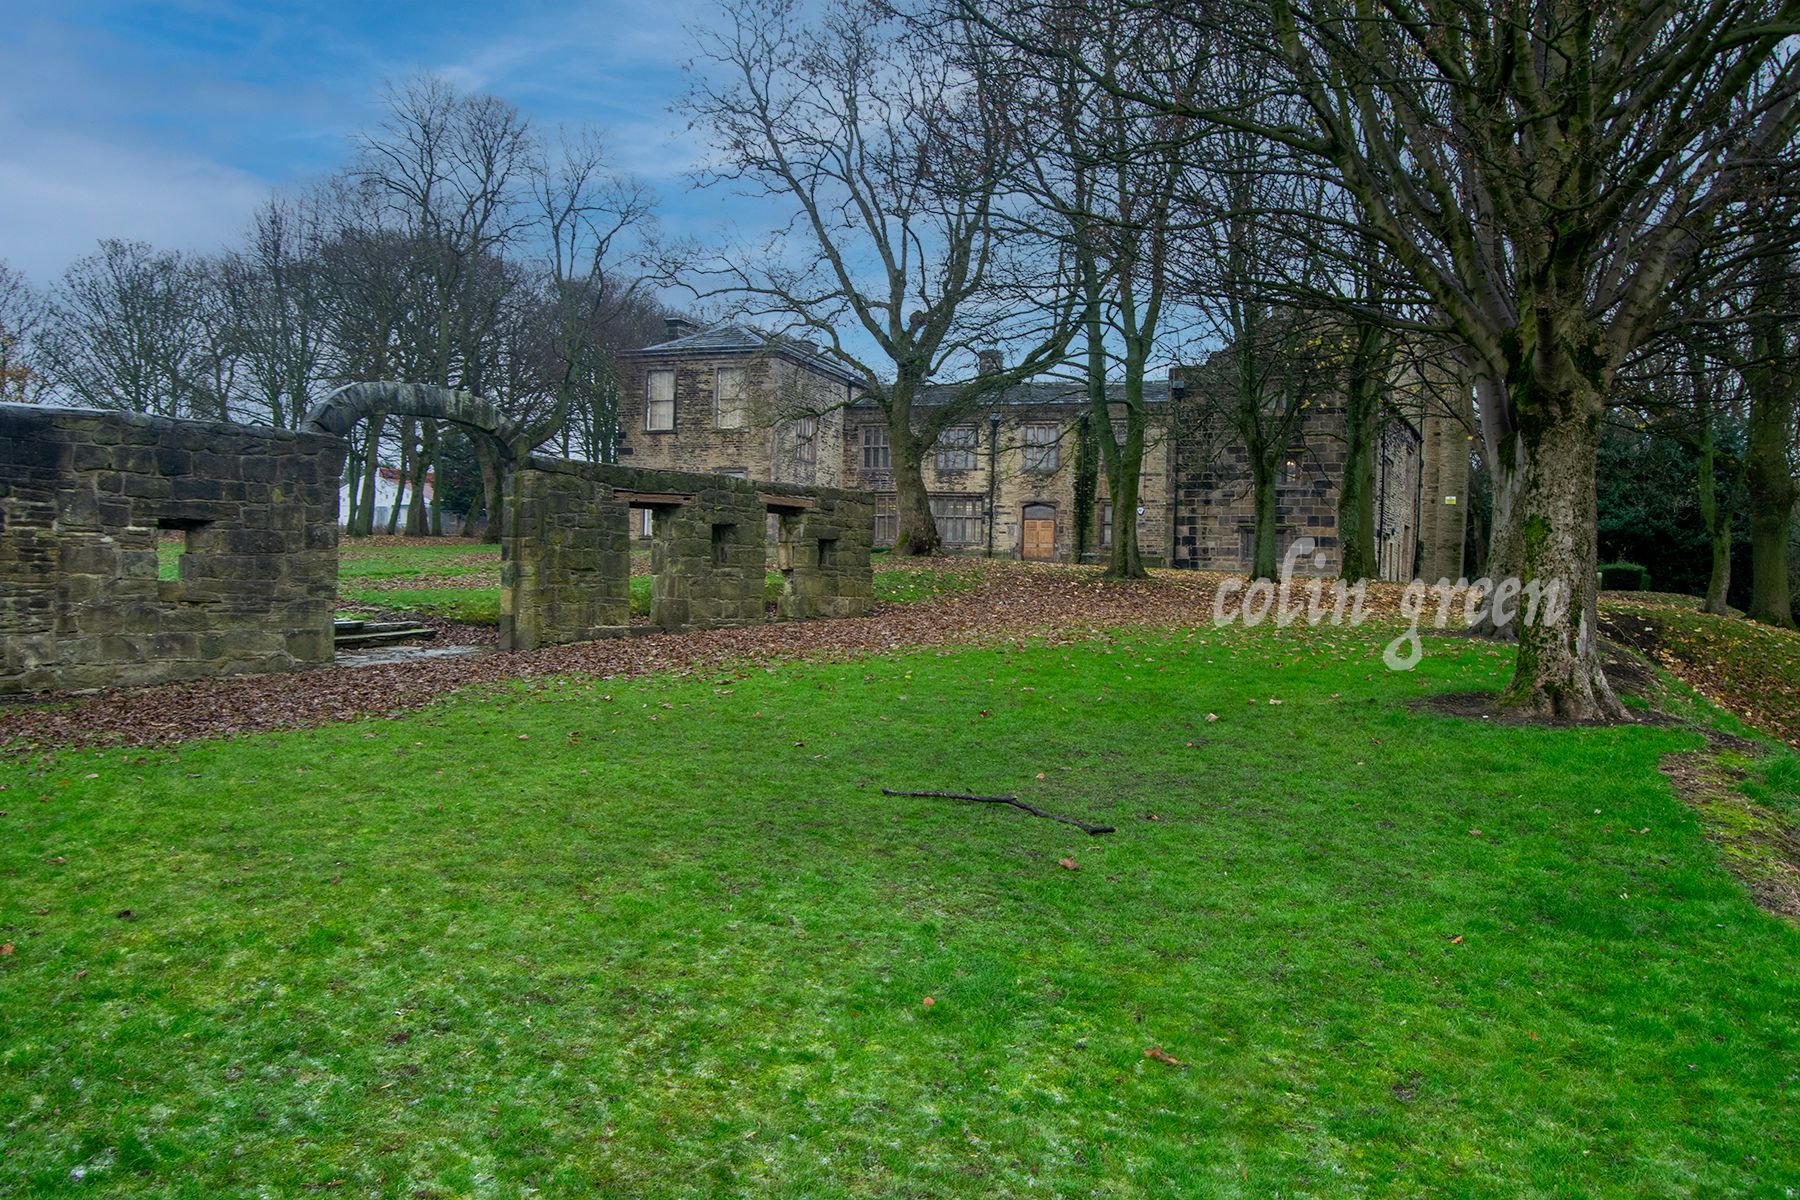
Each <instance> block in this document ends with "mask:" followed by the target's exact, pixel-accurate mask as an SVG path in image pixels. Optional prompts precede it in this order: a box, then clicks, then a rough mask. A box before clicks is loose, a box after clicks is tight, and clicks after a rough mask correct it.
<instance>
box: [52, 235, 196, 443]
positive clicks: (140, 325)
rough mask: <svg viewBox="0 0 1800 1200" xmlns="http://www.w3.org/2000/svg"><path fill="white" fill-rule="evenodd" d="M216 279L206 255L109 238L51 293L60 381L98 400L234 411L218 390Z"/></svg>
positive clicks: (135, 408) (147, 407)
mask: <svg viewBox="0 0 1800 1200" xmlns="http://www.w3.org/2000/svg"><path fill="white" fill-rule="evenodd" d="M209 286H210V280H209V279H208V276H207V272H206V269H205V264H204V263H203V262H201V261H199V260H195V259H191V258H188V257H186V256H184V255H181V254H179V253H176V252H174V251H158V250H154V249H152V248H151V247H150V246H149V245H147V244H145V243H143V242H130V241H120V240H116V239H109V240H106V241H103V242H101V243H100V249H99V251H98V252H96V253H94V254H91V255H88V256H87V257H85V258H82V259H79V260H77V261H76V262H75V263H74V264H73V265H71V266H70V267H69V269H68V271H67V272H65V273H64V275H63V277H62V280H61V282H60V283H59V284H58V285H57V286H56V288H55V289H54V290H53V292H52V294H51V302H50V309H49V313H48V317H47V320H46V323H45V333H44V350H45V357H46V359H47V361H48V363H49V364H50V369H51V371H52V373H53V374H54V377H55V379H56V382H57V385H58V387H59V389H60V390H61V391H63V392H65V393H67V394H68V395H69V397H70V398H71V399H73V400H75V401H76V402H78V403H80V404H84V405H87V406H90V407H93V408H110V409H122V410H124V411H126V412H140V413H153V414H156V415H159V416H169V417H199V418H222V417H225V416H226V415H228V413H227V410H226V408H225V403H224V399H223V398H222V397H221V396H220V395H218V394H217V392H216V391H215V390H214V388H215V386H216V376H215V374H214V367H215V365H216V362H215V357H216V356H215V354H214V350H215V345H214V339H213V333H212V331H211V330H209V328H208V325H207V322H206V320H205V314H204V312H203V305H204V304H205V303H206V300H207V289H208V288H209Z"/></svg>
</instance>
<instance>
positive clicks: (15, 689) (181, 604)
mask: <svg viewBox="0 0 1800 1200" xmlns="http://www.w3.org/2000/svg"><path fill="white" fill-rule="evenodd" d="M377 410H385V411H399V412H406V413H411V414H413V415H425V416H430V417H434V418H436V419H440V420H448V421H456V422H458V423H461V424H465V425H468V426H469V427H471V428H473V429H476V430H479V431H480V432H482V433H483V434H485V435H487V436H489V437H491V438H493V439H494V442H495V444H496V445H497V446H498V447H499V448H500V450H501V452H502V454H503V456H504V458H505V461H506V462H507V479H506V487H507V489H508V504H507V526H506V531H505V536H504V537H503V539H502V543H503V544H502V546H501V557H502V565H501V620H500V640H501V644H502V646H504V647H506V648H508V649H529V648H531V647H533V646H540V645H551V644H556V643H561V642H575V641H586V640H589V639H592V638H599V637H608V636H617V635H620V634H623V633H627V632H629V631H630V629H631V614H630V604H631V601H630V576H631V542H630V534H629V532H628V530H629V521H630V516H631V514H632V512H633V511H634V510H649V511H652V512H654V513H655V514H656V517H655V531H656V536H655V539H654V546H653V552H652V556H653V568H654V573H655V580H654V602H653V606H652V614H651V616H652V621H653V622H654V623H655V624H656V625H658V626H660V627H662V628H664V629H686V628H711V627H716V626H722V625H741V624H748V623H751V622H758V621H763V620H765V619H767V612H766V609H767V603H768V601H767V586H766V571H767V568H766V562H767V535H766V532H765V530H766V529H767V527H768V525H769V523H770V522H771V521H773V522H775V523H776V524H777V525H778V526H779V529H780V536H781V541H780V556H781V564H782V565H781V569H782V572H783V574H784V576H785V577H786V578H785V581H784V584H783V589H782V596H781V599H780V602H779V605H778V615H780V616H782V617H785V618H796V617H816V616H850V615H855V614H859V613H865V612H867V611H868V610H869V608H870V606H871V604H872V603H873V595H874V593H873V587H872V584H871V577H870V567H869V544H870V538H871V535H872V527H873V521H874V516H873V513H874V507H873V504H872V502H871V500H870V498H869V497H868V496H866V495H861V494H857V493H851V492H840V491H837V490H834V489H830V488H813V487H803V486H798V485H794V484H772V483H762V482H751V481H749V480H741V479H732V478H727V477H725V476H721V475H694V474H686V473H683V472H678V471H654V470H635V469H632V468H630V467H616V466H602V465H598V464H594V463H582V462H570V461H566V460H561V459H550V458H538V457H527V458H524V459H520V458H519V456H518V453H517V446H518V439H519V436H520V435H516V434H514V433H513V432H512V431H511V430H510V428H509V427H508V426H506V425H505V424H504V423H503V422H502V421H500V419H499V418H498V416H497V415H496V414H495V413H494V412H493V410H491V409H490V408H488V406H486V405H484V404H482V403H481V402H480V401H479V400H477V399H475V398H474V397H471V396H467V395H465V394H463V393H458V392H451V391H448V390H447V389H442V388H429V387H415V386H412V385H404V384H367V385H353V386H352V387H350V388H346V389H343V390H341V391H340V392H338V393H337V394H336V395H334V397H333V398H332V399H331V400H329V401H327V402H326V403H325V404H322V405H320V406H319V407H318V408H316V409H315V410H314V411H313V412H311V413H309V414H308V415H307V418H306V427H307V432H301V433H288V432H284V431H280V430H272V429H263V428H254V427H250V426H244V425H230V424H216V423H207V422H199V421H181V420H171V419H168V418H163V417H147V416H135V415H131V414H122V413H109V412H91V411H85V410H75V409H58V408H40V407H33V406H27V405H0V696H9V695H11V696H16V695H24V694H38V693H46V692H62V691H79V690H87V689H94V688H102V687H130V686H137V685H142V684H152V683H166V682H169V681H172V680H178V679H193V678H200V677H204V676H212V675H233V674H244V673H250V672H261V671H285V670H294V669H297V668H301V667H308V666H316V665H320V664H324V663H329V662H330V661H331V658H332V648H333V647H332V640H333V628H332V610H333V608H334V607H335V604H336V600H337V545H338V524H337V499H338V482H339V478H340V476H341V475H342V473H343V466H344V457H345V451H346V446H345V443H344V442H343V441H342V439H341V436H340V435H341V434H343V433H346V432H348V431H349V429H350V428H351V427H352V426H353V425H354V424H355V422H356V420H358V419H360V417H361V416H363V415H367V414H368V413H369V412H372V411H377ZM167 530H181V531H183V532H184V534H185V536H186V539H187V545H186V548H185V550H186V552H185V553H184V554H183V555H182V556H181V558H180V565H179V571H180V578H179V579H178V580H169V581H159V580H158V578H157V541H158V538H159V536H160V535H161V534H162V533H163V532H164V531H167Z"/></svg>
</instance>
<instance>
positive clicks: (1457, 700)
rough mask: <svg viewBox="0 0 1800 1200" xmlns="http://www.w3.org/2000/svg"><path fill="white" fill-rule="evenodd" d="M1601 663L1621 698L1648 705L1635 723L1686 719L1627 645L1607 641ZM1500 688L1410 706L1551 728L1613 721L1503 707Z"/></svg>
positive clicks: (1639, 711) (1637, 714) (1449, 714)
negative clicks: (1574, 718)
mask: <svg viewBox="0 0 1800 1200" xmlns="http://www.w3.org/2000/svg"><path fill="white" fill-rule="evenodd" d="M1601 665H1602V666H1603V667H1604V668H1605V670H1606V681H1607V682H1608V683H1609V684H1611V685H1612V689H1613V694H1614V695H1616V696H1618V697H1620V698H1621V699H1637V700H1641V701H1642V702H1643V705H1644V707H1642V708H1638V709H1636V710H1635V711H1633V712H1632V714H1631V720H1632V722H1633V723H1642V724H1648V725H1673V724H1682V723H1684V719H1683V718H1682V717H1680V716H1678V715H1676V714H1673V713H1670V712H1667V711H1665V710H1664V707H1663V704H1664V701H1665V700H1666V699H1667V693H1666V690H1665V689H1664V687H1663V684H1662V681H1661V680H1659V679H1657V677H1656V672H1655V671H1653V670H1652V669H1651V668H1650V664H1649V663H1647V662H1645V661H1644V659H1643V657H1642V656H1640V655H1638V654H1636V653H1634V652H1632V651H1631V650H1629V649H1626V648H1624V647H1621V646H1618V645H1613V644H1607V645H1606V646H1605V648H1604V649H1603V650H1602V657H1601ZM1499 700H1500V693H1498V692H1448V693H1442V694H1439V695H1433V696H1421V697H1419V698H1418V699H1417V700H1414V701H1412V702H1411V705H1410V707H1412V708H1414V709H1416V710H1418V711H1421V712H1433V713H1437V714H1439V715H1441V716H1447V717H1464V718H1467V719H1470V720H1476V721H1493V722H1496V723H1498V724H1501V725H1542V726H1545V727H1548V728H1559V729H1565V728H1573V727H1577V726H1585V725H1610V724H1615V722H1611V721H1569V720H1562V719H1557V718H1549V717H1542V716H1536V715H1532V714H1527V713H1520V712H1517V711H1514V710H1511V709H1501V708H1500V707H1499Z"/></svg>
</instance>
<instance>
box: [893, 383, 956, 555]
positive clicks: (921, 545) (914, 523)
mask: <svg viewBox="0 0 1800 1200" xmlns="http://www.w3.org/2000/svg"><path fill="white" fill-rule="evenodd" d="M914 386H915V383H914V381H913V380H911V379H909V378H907V377H906V374H905V372H904V371H903V372H902V377H901V378H900V379H899V380H898V381H897V382H896V383H895V384H894V390H893V391H892V392H891V393H890V395H889V402H888V410H887V418H888V447H889V450H888V453H889V456H890V457H891V458H892V460H893V470H894V503H895V508H896V513H895V516H896V518H897V520H896V524H897V526H898V528H897V530H896V536H895V539H894V549H895V550H897V551H899V552H900V553H902V554H936V553H937V552H938V549H939V548H940V547H941V546H942V545H943V541H942V539H941V538H940V537H939V536H938V527H937V521H935V520H934V519H933V518H932V516H931V498H930V496H929V494H928V493H927V492H926V491H925V474H924V460H925V453H926V451H928V450H929V449H930V446H928V445H926V444H925V442H924V440H923V439H922V438H920V437H919V436H918V435H917V434H915V433H914V432H913V428H912V400H913V389H914Z"/></svg>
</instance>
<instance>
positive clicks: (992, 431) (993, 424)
mask: <svg viewBox="0 0 1800 1200" xmlns="http://www.w3.org/2000/svg"><path fill="white" fill-rule="evenodd" d="M999 462H1000V414H999V413H998V412H990V413H989V414H988V519H987V535H988V537H987V543H988V551H987V556H988V557H989V558H992V557H994V518H995V515H996V514H995V512H994V486H995V484H996V483H997V482H998V481H999V478H1000V472H999Z"/></svg>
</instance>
